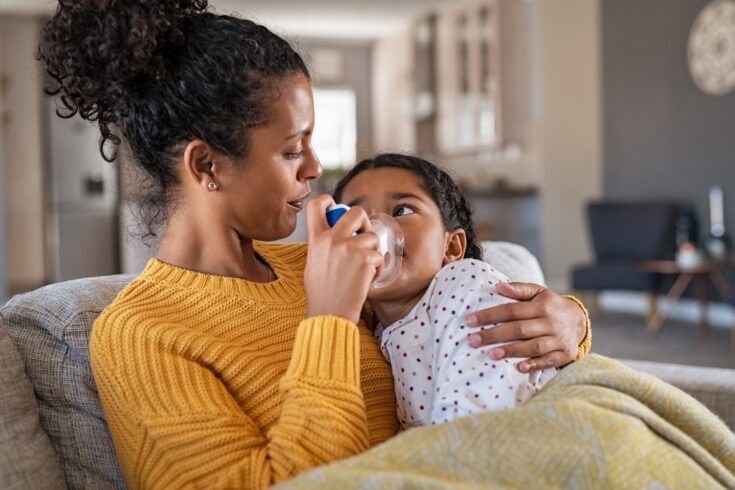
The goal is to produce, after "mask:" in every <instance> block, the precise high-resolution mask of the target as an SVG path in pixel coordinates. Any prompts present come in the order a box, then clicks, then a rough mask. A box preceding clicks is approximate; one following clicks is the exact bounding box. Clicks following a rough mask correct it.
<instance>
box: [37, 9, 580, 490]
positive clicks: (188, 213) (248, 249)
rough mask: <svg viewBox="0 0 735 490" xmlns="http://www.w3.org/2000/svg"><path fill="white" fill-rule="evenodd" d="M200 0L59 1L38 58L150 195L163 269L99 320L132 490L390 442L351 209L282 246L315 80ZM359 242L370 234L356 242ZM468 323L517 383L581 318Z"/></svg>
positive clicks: (521, 316)
mask: <svg viewBox="0 0 735 490" xmlns="http://www.w3.org/2000/svg"><path fill="white" fill-rule="evenodd" d="M206 7H207V2H206V1H205V0H161V1H158V2H149V1H145V2H144V1H142V0H137V1H126V2H122V1H115V0H111V1H102V0H83V1H77V2H62V3H60V5H59V8H58V11H57V13H56V15H55V16H54V18H53V19H52V20H51V21H50V22H49V23H48V24H47V25H46V26H45V27H44V30H43V34H42V39H41V47H40V53H39V54H40V58H41V59H42V60H43V61H44V62H45V64H46V67H47V71H48V73H49V75H50V76H51V78H52V79H53V80H54V82H55V84H54V86H52V87H50V89H49V93H50V94H53V95H56V94H59V95H61V101H62V104H63V108H64V109H65V111H64V114H63V115H67V116H71V115H74V114H76V113H79V114H80V115H81V116H82V117H83V118H85V119H88V120H91V121H97V122H98V124H99V127H100V131H101V135H102V138H101V144H100V147H101V151H102V153H103V156H105V157H106V158H108V159H109V160H112V159H114V157H115V155H114V153H113V154H108V153H107V152H106V151H105V149H106V148H107V147H108V145H107V144H108V143H122V144H123V145H125V147H126V148H127V150H129V152H130V154H131V156H132V158H133V159H134V160H135V161H136V162H137V163H138V164H140V165H141V166H142V167H143V168H145V169H146V171H147V172H148V174H149V175H150V176H151V177H152V179H153V180H154V181H155V183H156V184H157V186H158V189H159V190H158V194H157V195H156V196H155V197H154V200H153V201H154V202H153V203H154V204H156V203H157V204H160V207H158V208H154V209H156V210H158V211H159V212H160V213H162V215H163V217H164V227H163V233H162V236H161V241H160V247H159V251H158V255H157V258H156V259H154V260H151V261H150V262H149V264H148V266H147V267H146V269H145V271H144V272H143V273H142V274H141V275H140V276H139V277H138V278H137V279H136V280H134V281H133V282H132V283H131V284H130V285H129V286H128V287H127V288H126V289H125V290H124V291H123V292H121V293H120V295H119V296H118V298H117V299H116V300H115V301H114V302H113V303H112V304H111V305H110V306H109V307H108V308H107V309H106V310H105V311H104V312H103V314H102V315H101V316H100V317H99V319H98V320H97V322H96V324H95V327H94V330H93V333H92V339H91V343H90V352H91V358H92V367H93V370H94V374H95V378H96V381H97V385H98V389H99V393H100V398H101V399H102V403H103V407H104V409H105V413H106V416H107V420H108V423H109V426H110V430H111V433H112V436H113V440H114V443H115V448H116V450H117V455H118V458H119V459H120V462H121V466H122V469H123V473H124V475H125V478H126V480H127V482H128V484H129V485H130V486H131V487H133V488H169V487H171V488H184V487H192V486H195V487H206V488H241V487H243V488H244V487H247V488H250V487H254V488H261V487H266V486H268V485H269V484H271V483H273V482H277V481H281V480H284V479H286V478H288V477H290V476H293V475H295V474H297V473H299V472H301V471H303V470H306V469H308V468H311V467H314V466H317V465H320V464H323V463H327V462H330V461H334V460H337V459H340V458H344V457H347V456H350V455H354V454H357V453H359V452H361V451H363V450H365V449H367V448H369V447H371V446H374V445H376V444H378V443H380V442H382V441H384V440H386V439H387V438H389V437H390V436H392V435H393V434H394V433H395V432H396V430H397V422H396V417H395V399H394V396H393V388H392V380H391V373H390V368H389V367H388V366H387V365H386V363H385V361H384V360H383V358H382V355H381V353H380V351H379V348H378V346H377V344H376V343H375V341H374V340H373V339H372V337H371V335H370V332H369V331H368V329H367V328H366V326H365V323H364V322H363V321H362V320H361V316H362V317H363V318H366V319H368V320H369V314H368V312H363V313H362V315H361V312H362V310H363V303H364V300H365V297H366V293H367V290H368V287H369V284H370V282H371V279H372V277H373V276H374V274H375V271H376V268H377V267H379V266H380V264H381V262H382V257H381V256H380V254H379V253H378V252H377V238H376V236H375V235H374V234H373V233H370V225H369V221H368V219H367V216H366V215H365V212H364V211H362V210H360V209H359V208H355V209H353V210H351V211H350V212H349V213H347V214H346V215H345V216H344V217H343V218H342V219H341V220H340V223H339V225H338V226H336V227H335V228H333V229H330V228H329V227H328V226H327V223H326V220H325V218H324V213H325V210H326V208H327V207H328V206H329V205H330V204H331V203H332V200H331V198H329V197H328V196H320V197H317V198H315V199H313V200H312V201H311V202H310V203H309V207H308V210H307V214H308V220H309V224H310V226H309V252H308V254H307V252H306V247H305V246H304V245H302V244H299V245H278V244H269V243H267V242H270V241H273V240H277V239H280V238H284V237H287V236H288V235H289V234H291V233H292V232H293V230H294V228H295V225H296V215H297V213H298V212H300V211H301V210H302V208H303V206H304V200H305V199H306V197H307V196H308V195H309V190H310V180H312V179H316V178H318V177H319V176H320V175H321V168H320V165H319V161H318V159H317V157H316V155H315V154H314V151H313V149H312V148H311V133H312V131H313V127H314V115H313V102H312V93H311V87H310V83H309V73H308V70H307V68H306V67H305V65H304V63H303V61H302V59H301V58H300V57H299V55H298V54H297V53H296V52H295V51H294V50H293V49H292V48H291V47H290V46H289V44H288V43H287V42H286V41H284V40H283V39H281V38H279V37H278V36H276V35H274V34H272V33H271V32H270V31H268V30H267V29H266V28H265V27H263V26H260V25H257V24H254V23H252V22H250V21H247V20H243V19H237V18H233V17H228V16H220V15H214V14H212V13H208V12H206ZM355 231H364V232H365V233H361V234H359V235H358V236H353V233H354V232H355ZM503 294H508V295H509V296H512V297H514V298H517V299H521V300H524V302H523V303H522V304H520V305H512V307H509V308H498V309H495V310H488V311H480V312H477V322H478V324H483V323H488V322H493V323H495V322H507V324H506V325H505V326H503V327H499V328H496V329H493V330H491V331H488V332H487V333H486V334H484V337H483V340H482V344H484V345H487V344H490V343H494V342H500V341H509V340H516V341H519V342H517V343H515V344H513V345H511V346H504V347H503V348H502V349H500V351H501V352H495V353H494V355H495V356H496V357H503V356H508V357H530V358H532V359H531V360H530V361H529V362H528V363H527V365H526V366H525V368H526V369H541V368H544V367H548V366H558V365H562V364H565V363H568V362H570V361H572V360H573V359H574V357H575V355H576V354H577V346H578V345H579V344H580V342H581V341H582V339H583V338H588V335H587V334H586V333H585V332H586V331H587V330H588V329H587V328H586V317H585V315H584V314H583V311H582V310H581V309H580V308H579V307H578V306H577V304H575V303H574V302H572V301H568V300H566V299H563V298H561V297H559V296H558V295H556V294H555V293H553V292H551V291H548V290H545V289H543V288H541V287H539V286H534V285H517V286H515V287H509V288H507V289H506V290H505V291H503Z"/></svg>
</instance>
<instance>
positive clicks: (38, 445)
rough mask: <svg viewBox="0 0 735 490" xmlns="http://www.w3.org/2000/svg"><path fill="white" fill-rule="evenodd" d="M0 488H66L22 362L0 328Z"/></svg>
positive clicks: (5, 333)
mask: <svg viewBox="0 0 735 490" xmlns="http://www.w3.org/2000/svg"><path fill="white" fill-rule="evenodd" d="M0 488H3V489H4V490H15V489H17V490H21V489H26V488H34V489H58V488H66V485H65V484H64V474H63V473H62V472H61V466H60V465H59V460H58V459H57V458H56V454H55V453H54V450H53V449H52V448H51V443H50V442H49V439H48V436H47V435H46V433H45V432H44V431H43V430H42V429H41V423H40V421H39V420H38V406H37V405H36V398H35V396H34V394H33V388H32V387H31V383H30V381H29V380H28V378H27V377H26V374H25V371H24V369H23V361H21V359H20V355H19V354H18V351H17V350H16V348H15V345H14V344H13V341H12V340H11V339H10V337H9V336H8V334H7V332H6V331H5V328H4V327H3V326H2V324H0Z"/></svg>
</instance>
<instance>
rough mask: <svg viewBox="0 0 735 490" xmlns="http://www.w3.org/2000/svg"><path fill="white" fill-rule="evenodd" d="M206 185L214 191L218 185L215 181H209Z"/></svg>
mask: <svg viewBox="0 0 735 490" xmlns="http://www.w3.org/2000/svg"><path fill="white" fill-rule="evenodd" d="M207 187H208V188H209V190H210V191H216V190H217V189H219V186H218V185H217V183H216V182H215V181H211V182H210V183H209V184H207Z"/></svg>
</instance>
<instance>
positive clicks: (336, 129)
mask: <svg viewBox="0 0 735 490" xmlns="http://www.w3.org/2000/svg"><path fill="white" fill-rule="evenodd" d="M356 112H357V111H356V99H355V92H354V91H352V90H350V89H325V88H315V89H314V113H315V114H316V122H315V129H314V137H313V139H312V145H313V147H314V150H315V151H316V154H317V155H318V156H319V160H320V161H321V163H322V167H323V168H324V169H325V170H328V169H341V168H346V167H349V166H351V165H353V164H354V163H355V157H356V146H357V115H356Z"/></svg>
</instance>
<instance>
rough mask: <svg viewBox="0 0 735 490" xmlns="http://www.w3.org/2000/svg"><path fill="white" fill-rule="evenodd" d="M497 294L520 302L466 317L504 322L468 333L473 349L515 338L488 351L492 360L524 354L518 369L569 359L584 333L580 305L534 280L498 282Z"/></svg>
mask: <svg viewBox="0 0 735 490" xmlns="http://www.w3.org/2000/svg"><path fill="white" fill-rule="evenodd" d="M497 290H498V293H500V294H502V295H503V296H506V297H508V298H512V299H515V300H518V303H508V304H504V305H500V306H495V307H492V308H487V309H485V310H479V311H476V312H474V313H470V314H469V315H467V316H466V317H465V322H466V324H467V326H470V327H474V326H482V325H492V324H495V323H502V325H498V326H497V327H494V328H490V329H486V330H477V331H476V332H474V333H472V334H471V335H470V336H469V339H468V340H469V342H470V345H472V346H473V347H480V346H487V345H490V344H495V343H499V342H514V343H512V344H508V345H503V346H501V347H497V348H495V349H492V351H491V352H490V355H491V356H492V357H493V359H503V358H506V357H527V358H528V359H527V360H525V361H523V362H520V363H519V364H518V370H519V371H521V372H530V371H537V370H541V369H546V368H550V367H555V366H557V367H558V366H563V365H565V364H567V363H570V362H572V361H573V360H574V359H575V357H576V356H577V347H578V346H579V344H580V343H581V342H582V340H583V339H584V336H585V334H586V332H587V325H586V318H585V316H584V313H583V312H582V310H581V309H580V308H579V306H578V305H577V304H576V303H574V302H573V301H570V300H569V299H566V298H563V297H561V296H559V295H558V294H556V293H555V292H554V291H551V290H550V289H546V288H545V287H543V286H539V285H538V284H530V283H520V282H515V283H498V284H497Z"/></svg>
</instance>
